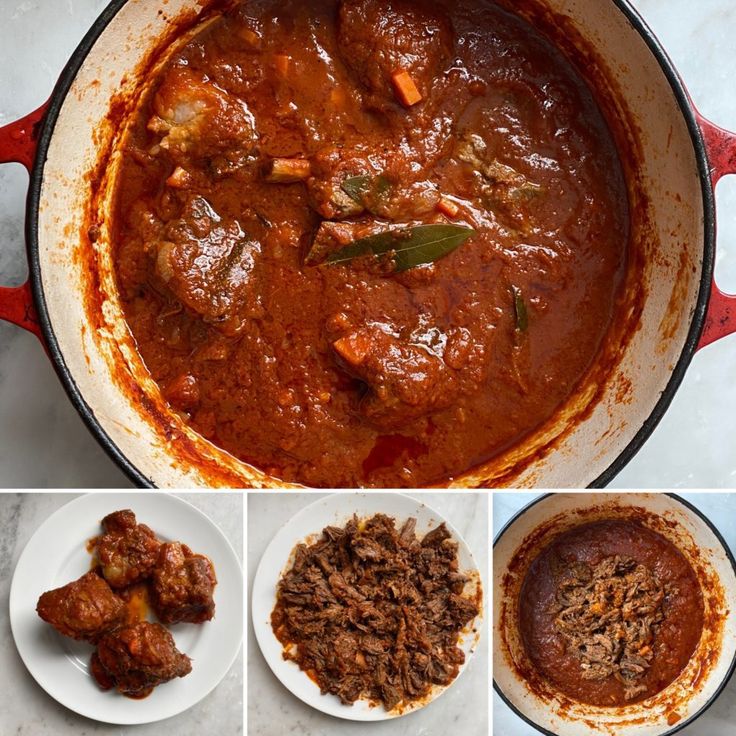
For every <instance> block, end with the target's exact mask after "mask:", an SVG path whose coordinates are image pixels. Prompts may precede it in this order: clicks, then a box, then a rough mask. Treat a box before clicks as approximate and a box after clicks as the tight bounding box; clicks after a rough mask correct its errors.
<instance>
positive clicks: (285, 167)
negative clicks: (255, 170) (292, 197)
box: [266, 158, 312, 184]
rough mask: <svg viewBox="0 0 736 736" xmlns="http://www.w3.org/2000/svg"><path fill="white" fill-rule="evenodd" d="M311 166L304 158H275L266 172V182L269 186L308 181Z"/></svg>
mask: <svg viewBox="0 0 736 736" xmlns="http://www.w3.org/2000/svg"><path fill="white" fill-rule="evenodd" d="M311 173H312V166H311V164H310V163H309V161H307V159H304V158H275V159H273V160H272V161H271V162H270V163H269V165H268V169H267V171H266V181H267V182H270V183H271V184H292V183H294V182H297V181H304V180H305V179H308V178H309V177H310V175H311Z"/></svg>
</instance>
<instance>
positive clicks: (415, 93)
mask: <svg viewBox="0 0 736 736" xmlns="http://www.w3.org/2000/svg"><path fill="white" fill-rule="evenodd" d="M391 79H392V81H393V83H394V91H395V92H396V96H397V97H398V98H399V100H400V101H401V103H402V104H403V105H405V106H406V107H411V106H412V105H416V104H417V103H418V102H421V101H422V93H421V92H420V91H419V89H418V87H417V85H416V84H415V83H414V80H413V79H412V78H411V74H409V72H407V71H406V70H405V69H400V70H399V71H396V72H394V73H393V75H392V77H391Z"/></svg>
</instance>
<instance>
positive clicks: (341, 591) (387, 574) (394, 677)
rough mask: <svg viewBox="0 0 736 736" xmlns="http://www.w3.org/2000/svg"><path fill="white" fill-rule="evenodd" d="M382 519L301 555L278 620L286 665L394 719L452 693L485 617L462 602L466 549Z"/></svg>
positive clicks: (285, 586) (286, 581) (335, 531)
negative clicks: (461, 564)
mask: <svg viewBox="0 0 736 736" xmlns="http://www.w3.org/2000/svg"><path fill="white" fill-rule="evenodd" d="M415 525H416V520H415V519H408V520H407V521H406V522H405V523H404V525H403V526H402V527H401V529H397V528H396V525H395V522H394V519H392V518H390V517H388V516H385V515H383V514H376V515H375V516H373V517H372V518H370V519H367V520H365V521H361V520H359V519H357V518H353V519H352V520H351V521H349V522H348V524H347V525H346V526H345V527H344V528H338V527H327V528H325V529H324V530H323V532H322V538H321V539H320V540H319V541H318V542H316V543H315V544H312V545H310V546H306V545H299V546H298V547H297V549H296V550H295V553H294V562H293V565H292V567H291V569H290V570H289V571H288V572H286V573H285V574H284V575H283V577H282V578H281V580H280V581H279V585H278V597H277V602H276V606H275V608H274V610H273V613H272V614H271V625H272V627H273V630H274V633H275V634H276V636H277V637H278V639H279V640H280V641H281V642H282V644H283V646H284V658H285V659H290V660H293V661H295V662H296V663H297V664H298V665H299V667H300V668H301V669H302V670H304V671H306V672H309V674H310V677H312V678H313V679H315V681H316V682H317V684H318V685H319V686H320V688H321V690H322V692H323V693H332V694H333V695H336V696H337V697H339V698H340V700H341V701H342V702H343V703H346V704H351V703H354V702H355V701H356V700H358V699H366V700H369V701H372V702H376V703H381V704H382V705H383V707H384V708H385V709H386V710H387V711H391V710H394V709H395V708H397V707H398V706H400V705H402V704H409V703H411V702H412V701H416V700H420V699H422V698H425V697H426V696H427V695H428V694H429V693H430V691H431V689H432V687H433V686H434V685H448V684H449V683H450V682H452V680H453V679H454V678H455V677H456V676H457V674H458V672H459V668H460V665H461V664H462V663H463V662H464V660H465V655H464V652H463V651H462V649H460V647H459V646H458V637H459V634H460V632H461V631H462V630H463V629H464V628H465V627H466V626H467V625H468V624H469V623H470V622H471V621H472V620H473V619H474V618H475V617H476V616H477V615H478V610H479V609H478V604H477V602H476V600H475V599H474V598H473V599H471V598H469V597H464V596H463V595H462V593H463V590H464V588H465V585H466V583H467V581H468V578H466V577H465V576H464V575H462V574H461V573H460V572H459V570H458V558H457V543H456V542H454V541H453V540H452V539H451V538H450V534H449V532H448V531H447V529H446V528H445V526H444V525H442V526H441V527H439V528H438V529H437V530H435V531H433V532H430V533H429V534H428V535H427V536H426V537H425V538H424V539H423V540H421V541H420V540H419V539H417V537H416V534H415Z"/></svg>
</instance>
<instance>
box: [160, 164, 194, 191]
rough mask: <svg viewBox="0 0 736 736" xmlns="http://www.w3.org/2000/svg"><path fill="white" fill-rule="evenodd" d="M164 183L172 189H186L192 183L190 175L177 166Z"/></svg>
mask: <svg viewBox="0 0 736 736" xmlns="http://www.w3.org/2000/svg"><path fill="white" fill-rule="evenodd" d="M166 183H167V184H168V185H169V186H170V187H173V188H174V189H186V188H187V187H188V186H190V184H191V183H192V175H191V174H190V173H189V172H188V171H187V170H186V169H182V167H181V166H177V167H176V168H175V169H174V171H173V173H172V174H171V176H170V177H169V178H168V179H167V180H166Z"/></svg>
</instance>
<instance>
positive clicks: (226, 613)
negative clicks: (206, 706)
mask: <svg viewBox="0 0 736 736" xmlns="http://www.w3.org/2000/svg"><path fill="white" fill-rule="evenodd" d="M119 509H132V510H133V511H134V512H135V514H136V516H137V518H138V521H139V522H141V523H143V524H147V525H148V526H150V527H151V529H153V530H154V532H156V534H157V535H158V536H159V537H160V538H161V539H164V540H170V541H171V540H179V541H182V542H184V543H185V544H187V545H188V546H189V547H191V548H192V550H194V551H195V552H198V553H200V554H204V555H207V556H208V557H209V558H210V559H211V560H212V562H213V563H214V565H215V572H216V574H217V580H218V584H217V588H215V605H216V609H215V618H214V619H213V620H212V621H209V622H207V623H204V624H201V625H195V624H177V625H176V626H171V627H169V629H170V631H171V633H172V634H173V636H174V639H175V640H176V646H177V647H178V648H179V649H180V650H181V651H182V652H184V653H185V654H187V655H189V656H190V657H191V658H192V672H191V673H190V674H189V675H187V676H186V677H183V678H178V679H176V680H173V681H172V682H168V683H165V684H164V685H161V686H160V687H157V688H156V689H155V690H154V691H153V693H152V694H151V695H149V696H148V697H147V698H145V699H144V700H132V699H130V698H126V697H124V696H122V695H120V694H119V693H117V692H116V691H114V690H113V691H109V692H102V691H101V690H100V689H99V688H98V687H97V684H96V683H95V681H94V679H93V678H92V676H91V674H90V672H89V658H90V655H91V653H92V651H93V648H92V646H91V645H89V644H86V643H84V642H77V641H74V640H73V639H69V638H67V637H64V636H61V635H60V634H58V633H57V632H56V631H55V630H54V629H53V628H52V627H51V626H49V625H48V624H47V623H44V622H43V621H42V620H41V619H40V618H39V617H38V615H37V614H36V603H37V601H38V597H39V596H40V595H41V593H43V592H44V591H47V590H51V589H52V588H58V587H60V586H62V585H65V584H66V583H69V582H71V581H72V580H76V579H77V578H78V577H80V576H81V575H83V574H84V573H85V572H87V571H88V570H89V569H90V555H89V552H87V550H86V549H85V542H86V541H87V540H88V539H90V538H91V537H94V536H97V535H98V534H99V533H100V519H102V518H103V517H104V516H106V515H107V514H109V513H111V512H113V511H117V510H119ZM10 626H11V629H12V632H13V638H14V639H15V644H16V646H17V647H18V652H19V654H20V656H21V658H22V659H23V662H24V663H25V665H26V667H27V668H28V670H29V672H30V673H31V675H33V677H34V678H35V679H36V682H38V684H39V685H40V686H41V687H42V688H43V689H44V690H45V691H46V692H47V693H48V694H49V695H51V697H52V698H54V699H56V700H58V701H59V702H60V703H61V704H62V705H65V706H66V707H67V708H69V709H71V710H73V711H75V712H77V713H80V714H81V715H83V716H86V717H87V718H92V719H94V720H96V721H104V722H106V723H115V724H126V725H128V724H138V723H152V722H154V721H160V720H162V719H164V718H170V717H171V716H174V715H176V714H178V713H181V712H182V711H184V710H186V709H187V708H190V707H191V706H193V705H194V704H195V703H197V702H199V701H200V700H201V699H202V698H204V697H205V696H206V695H207V694H208V693H209V692H211V691H212V690H213V689H214V688H215V687H216V686H217V684H218V683H219V682H220V681H221V680H222V678H223V677H225V675H226V674H227V673H228V671H229V669H230V667H231V666H232V663H233V661H234V660H235V657H236V656H237V654H238V651H239V650H240V645H241V643H242V639H243V573H242V569H241V566H240V561H239V560H238V556H237V555H236V554H235V551H234V550H233V548H232V547H231V546H230V543H229V542H228V540H227V539H226V538H225V536H224V535H223V534H222V532H221V531H220V530H219V529H218V528H217V526H215V524H214V523H213V522H212V521H210V519H208V518H207V517H206V516H205V515H204V514H203V513H202V512H201V511H199V510H198V509H196V508H194V506H191V505H190V504H188V503H186V501H183V500H181V499H179V498H176V497H174V496H169V495H166V494H163V493H158V492H156V493H143V494H139V493H135V494H133V493H130V494H125V493H96V494H91V495H87V496H81V497H80V498H76V499H74V500H73V501H71V502H70V503H68V504H66V505H65V506H62V507H61V508H60V509H59V510H58V511H56V512H55V513H54V514H52V515H51V516H50V517H49V518H48V519H47V520H46V521H45V522H44V523H43V524H42V525H41V526H40V527H39V528H38V530H37V531H36V533H35V534H34V535H33V537H31V539H30V541H29V542H28V544H27V545H26V548H25V549H24V550H23V554H21V556H20V559H19V560H18V565H17V566H16V568H15V573H14V574H13V582H12V584H11V587H10Z"/></svg>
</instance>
